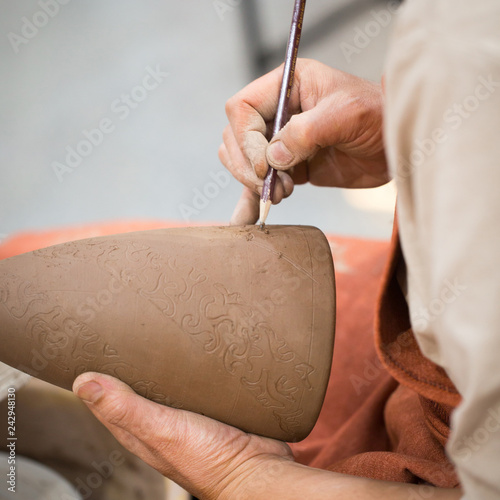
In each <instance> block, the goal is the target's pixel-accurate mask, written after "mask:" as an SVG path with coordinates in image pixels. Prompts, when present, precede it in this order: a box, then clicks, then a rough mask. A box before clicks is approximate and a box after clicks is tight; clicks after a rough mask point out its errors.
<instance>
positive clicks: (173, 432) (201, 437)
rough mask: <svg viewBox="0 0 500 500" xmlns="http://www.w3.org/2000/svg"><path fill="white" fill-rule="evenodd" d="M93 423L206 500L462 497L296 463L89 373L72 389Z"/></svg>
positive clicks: (271, 444)
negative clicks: (83, 403) (96, 423)
mask: <svg viewBox="0 0 500 500" xmlns="http://www.w3.org/2000/svg"><path fill="white" fill-rule="evenodd" d="M73 390H74V391H75V393H76V394H77V395H78V396H79V397H80V398H81V399H83V400H84V401H85V402H86V404H87V406H88V407H89V408H90V410H92V412H93V413H94V415H95V416H96V417H97V418H98V419H99V420H100V421H101V422H102V423H103V424H104V425H105V426H106V427H107V428H108V429H109V430H110V431H111V432H112V433H113V435H114V436H115V437H116V438H117V439H118V441H120V442H121V443H122V444H123V445H124V446H125V447H126V448H128V449H129V450H130V451H131V452H132V453H135V454H136V455H138V456H139V457H140V458H142V459H143V460H144V461H145V462H146V463H148V464H149V465H151V466H152V467H154V468H155V469H156V470H158V471H159V472H161V473H162V474H164V475H165V476H167V477H169V478H171V479H173V480H174V481H175V482H177V483H178V484H180V485H181V486H183V487H184V488H185V489H187V490H188V491H189V492H191V493H193V494H194V495H196V496H197V497H198V498H200V499H202V500H205V499H207V500H211V499H217V500H226V499H227V500H234V499H238V500H264V499H265V500H267V499H269V498H286V499H287V500H302V499H304V498H325V499H329V498H331V499H332V500H333V499H335V500H352V499H353V498H357V499H359V500H363V499H366V500H369V499H373V500H375V499H377V500H380V499H381V498H383V499H389V500H408V499H409V498H421V497H422V495H425V498H427V497H429V496H432V498H433V499H435V500H458V499H459V498H460V496H461V494H460V491H458V490H445V489H439V488H431V487H429V486H425V487H424V486H422V487H424V488H425V490H423V491H420V490H419V488H421V486H419V485H413V484H403V483H394V482H385V481H375V480H372V479H364V478H361V477H353V476H346V475H343V474H336V473H334V472H329V471H324V470H318V469H312V468H310V467H305V466H303V465H300V464H297V463H296V462H294V461H293V459H292V455H291V452H290V449H289V448H288V446H287V445H286V444H285V443H282V442H280V441H274V440H272V439H266V438H262V437H258V436H254V435H251V434H245V433H244V432H242V431H239V430H237V429H235V428H234V427H230V426H228V425H225V424H221V423H220V422H216V421H215V420H211V419H210V418H207V417H203V416H201V415H196V414H194V413H190V412H187V411H183V410H175V409H173V408H168V407H166V406H161V405H159V404H156V403H153V402H152V401H149V400H147V399H144V398H142V397H141V396H138V395H137V394H136V393H135V392H134V391H132V389H130V387H128V386H127V385H125V384H123V383H122V382H120V381H118V380H116V379H114V378H113V377H110V376H108V375H99V374H97V373H84V374H83V375H80V376H79V377H78V378H77V379H76V380H75V383H74V384H73Z"/></svg>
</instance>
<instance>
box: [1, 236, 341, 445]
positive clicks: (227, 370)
mask: <svg viewBox="0 0 500 500" xmlns="http://www.w3.org/2000/svg"><path fill="white" fill-rule="evenodd" d="M334 286H335V284H334V272H333V263H332V257H331V253H330V247H329V245H328V242H327V240H326V238H325V236H324V235H323V234H322V233H321V232H320V231H319V230H318V229H316V228H313V227H301V226H268V227H267V229H266V231H261V230H259V228H258V227H256V226H245V227H203V228H180V229H161V230H155V231H144V232H136V233H127V234H118V235H115V236H106V237H99V238H90V239H86V240H81V241H74V242H71V243H65V244H62V245H56V246H53V247H49V248H45V249H42V250H36V251H34V252H30V253H27V254H23V255H20V256H17V257H12V258H9V259H5V260H3V261H0V339H1V354H0V361H3V362H5V363H7V364H9V365H11V366H13V367H14V368H18V369H20V370H22V371H24V372H26V373H29V374H31V375H34V376H35V377H38V378H40V379H43V380H46V381H48V382H51V383H53V384H56V385H58V386H60V387H63V388H66V389H70V388H71V386H72V383H73V381H74V379H75V378H76V377H77V376H78V375H79V374H81V373H83V372H86V371H97V372H101V373H107V374H109V375H113V376H115V377H117V378H119V379H121V380H123V381H124V382H126V383H127V384H129V385H130V386H131V387H132V388H133V389H134V390H135V391H136V392H137V393H139V394H141V395H142V396H145V397H147V398H149V399H151V400H153V401H156V402H158V403H162V404H166V405H170V406H173V407H177V408H183V409H186V410H191V411H195V412H198V413H201V414H204V415H207V416H210V417H212V418H215V419H217V420H220V421H222V422H226V423H228V424H231V425H234V426H236V427H239V428H241V429H243V430H245V431H247V432H252V433H256V434H260V435H264V436H269V437H273V438H278V439H282V440H285V441H298V440H301V439H303V438H304V437H305V436H306V435H307V434H308V433H309V432H310V430H311V429H312V427H313V425H314V423H315V422H316V419H317V416H318V413H319V411H320V408H321V405H322V402H323V397H324V393H325V390H326V386H327V382H328V377H329V372H330V366H331V360H332V352H333V340H334V323H335V290H334Z"/></svg>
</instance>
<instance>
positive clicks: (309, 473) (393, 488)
mask: <svg viewBox="0 0 500 500" xmlns="http://www.w3.org/2000/svg"><path fill="white" fill-rule="evenodd" d="M219 498H220V500H229V499H234V498H238V500H261V499H262V500H268V499H269V498H283V499H287V500H295V499H296V500H303V499H304V498H309V499H315V498H322V499H335V500H344V499H345V500H365V499H366V500H372V499H374V500H378V499H380V500H423V499H430V498H431V499H433V500H458V499H459V498H461V491H460V490H459V489H443V488H435V487H433V486H427V485H415V484H406V483H395V482H389V481H378V480H374V479H366V478H361V477H355V476H348V475H345V474H338V473H335V472H330V471H325V470H320V469H313V468H311V467H306V466H303V465H300V464H297V463H296V462H291V461H288V460H278V459H275V458H272V459H269V460H268V461H259V462H258V463H256V464H254V465H252V464H248V463H247V464H245V468H244V470H240V471H238V470H235V471H234V477H233V478H232V479H231V481H230V482H228V486H227V488H226V489H225V490H224V491H223V493H222V495H221V496H220V497H219Z"/></svg>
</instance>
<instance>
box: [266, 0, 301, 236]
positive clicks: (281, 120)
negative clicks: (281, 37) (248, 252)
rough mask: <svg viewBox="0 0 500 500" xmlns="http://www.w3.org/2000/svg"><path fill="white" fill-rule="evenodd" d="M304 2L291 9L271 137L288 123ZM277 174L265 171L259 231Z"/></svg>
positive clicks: (270, 169) (269, 170)
mask: <svg viewBox="0 0 500 500" xmlns="http://www.w3.org/2000/svg"><path fill="white" fill-rule="evenodd" d="M305 8H306V0H295V6H294V9H293V17H292V25H291V26H290V35H289V37H288V45H287V47H286V55H285V66H284V68H283V78H282V80H281V88H280V94H279V100H278V109H277V111H276V117H275V119H274V126H273V137H274V136H275V135H276V134H277V133H278V132H279V131H280V130H281V129H282V128H283V127H284V126H285V123H286V122H287V121H288V103H289V101H290V95H291V94H292V85H293V76H294V74H295V65H296V64H297V54H298V51H299V43H300V35H301V34H302V22H303V20H304V10H305ZM276 176H277V172H276V170H275V169H274V168H272V167H271V166H270V167H269V168H268V170H267V174H266V177H265V179H264V185H263V187H262V195H261V197H260V208H259V222H260V229H263V228H264V225H265V223H266V219H267V216H268V214H269V210H270V208H271V204H272V201H273V194H274V186H275V185H276Z"/></svg>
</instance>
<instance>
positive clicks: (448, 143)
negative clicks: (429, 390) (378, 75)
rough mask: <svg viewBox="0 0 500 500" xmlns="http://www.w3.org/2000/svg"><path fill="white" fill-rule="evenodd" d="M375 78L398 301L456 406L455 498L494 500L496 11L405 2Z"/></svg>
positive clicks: (448, 0)
mask: <svg viewBox="0 0 500 500" xmlns="http://www.w3.org/2000/svg"><path fill="white" fill-rule="evenodd" d="M392 42H393V43H392V46H391V50H390V53H389V57H388V61H387V68H386V96H387V99H386V123H385V137H386V145H387V151H388V155H389V163H390V165H391V169H392V170H393V173H394V176H395V177H396V183H397V187H398V217H399V223H400V235H401V243H402V247H403V252H404V255H405V260H406V263H407V269H408V274H407V283H408V301H409V305H410V313H411V321H412V326H413V328H414V331H415V335H416V337H417V340H418V342H419V345H420V347H421V349H422V351H423V353H424V354H425V355H426V356H427V357H429V358H430V359H431V360H433V361H434V362H435V363H437V364H438V365H441V366H442V367H443V368H444V369H445V370H446V371H447V373H448V375H449V376H450V378H451V380H452V381H453V382H454V383H455V385H456V387H457V389H458V390H459V392H460V393H461V394H462V396H463V402H462V404H461V405H460V406H459V408H458V409H457V410H456V411H455V413H454V415H453V417H452V434H451V439H450V441H449V443H448V446H447V452H448V454H449V456H450V458H451V459H452V461H453V462H454V463H455V465H456V467H457V471H458V473H459V477H460V480H461V482H462V486H463V489H464V495H465V497H464V498H467V499H469V500H473V499H474V500H475V499H478V500H490V499H499V498H500V0H475V1H471V0H406V2H405V3H404V4H403V7H402V8H401V9H400V12H399V17H398V21H397V23H396V28H395V32H394V36H393V40H392Z"/></svg>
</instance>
